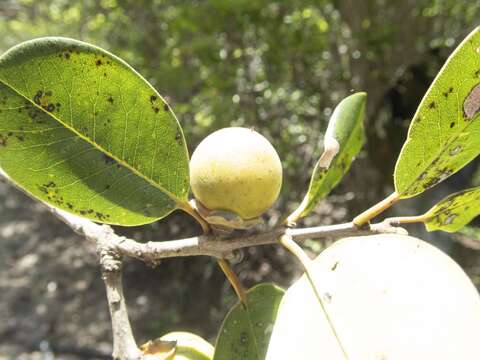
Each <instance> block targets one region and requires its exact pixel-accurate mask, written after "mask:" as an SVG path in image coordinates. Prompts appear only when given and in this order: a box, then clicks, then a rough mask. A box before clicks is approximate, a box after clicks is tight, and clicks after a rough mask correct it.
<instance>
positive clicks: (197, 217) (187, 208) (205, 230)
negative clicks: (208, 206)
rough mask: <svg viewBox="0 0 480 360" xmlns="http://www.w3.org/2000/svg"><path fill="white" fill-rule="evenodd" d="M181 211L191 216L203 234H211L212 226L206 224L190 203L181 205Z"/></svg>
mask: <svg viewBox="0 0 480 360" xmlns="http://www.w3.org/2000/svg"><path fill="white" fill-rule="evenodd" d="M180 209H181V210H183V211H185V212H186V213H187V214H189V215H191V216H192V217H193V218H194V219H195V220H197V222H198V223H199V224H200V226H201V227H202V230H203V233H204V234H208V233H209V232H210V225H209V224H208V222H206V221H205V220H204V219H203V218H202V217H201V216H200V214H199V213H198V211H197V210H195V209H194V208H193V207H192V206H191V205H190V204H189V203H188V202H187V203H184V204H182V205H180Z"/></svg>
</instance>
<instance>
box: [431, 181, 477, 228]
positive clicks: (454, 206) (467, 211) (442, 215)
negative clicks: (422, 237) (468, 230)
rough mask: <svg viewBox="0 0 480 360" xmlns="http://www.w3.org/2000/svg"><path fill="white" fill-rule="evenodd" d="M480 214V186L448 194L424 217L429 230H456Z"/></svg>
mask: <svg viewBox="0 0 480 360" xmlns="http://www.w3.org/2000/svg"><path fill="white" fill-rule="evenodd" d="M478 215H480V187H475V188H472V189H467V190H464V191H460V192H458V193H455V194H452V195H450V196H447V197H446V198H445V199H443V200H442V201H440V202H439V203H438V204H436V205H435V206H434V207H432V208H431V209H430V210H429V211H428V212H427V213H426V214H425V215H424V216H422V218H423V217H425V218H426V220H425V226H426V227H427V230H428V231H434V230H443V231H448V232H455V231H458V230H460V229H461V228H463V227H464V226H465V225H467V224H468V223H469V222H470V221H472V220H473V218H475V217H476V216H478Z"/></svg>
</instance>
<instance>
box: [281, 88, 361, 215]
mask: <svg viewBox="0 0 480 360" xmlns="http://www.w3.org/2000/svg"><path fill="white" fill-rule="evenodd" d="M366 101H367V94H366V93H364V92H359V93H356V94H353V95H350V96H348V97H347V98H345V99H343V100H342V101H341V102H340V103H339V104H338V105H337V107H336V108H335V110H334V112H333V114H332V117H331V118H330V121H329V124H328V128H327V131H326V132H325V140H324V151H323V154H322V156H321V157H320V159H319V160H318V162H317V164H316V165H315V168H314V170H313V174H312V178H311V179H310V186H309V188H308V192H307V194H306V195H305V197H304V199H303V201H302V203H301V204H300V206H299V207H298V209H297V210H295V211H294V212H293V213H292V214H291V215H290V216H289V217H288V219H287V222H289V223H293V222H296V221H297V220H298V219H300V218H302V217H304V216H306V215H308V213H310V212H311V211H312V210H313V209H314V208H315V206H316V205H317V204H318V202H319V201H320V200H322V199H323V198H325V197H326V196H327V195H328V194H329V193H330V191H332V189H333V188H334V187H335V186H336V185H337V184H338V183H339V182H340V180H341V179H342V177H343V175H344V174H345V173H346V172H347V171H348V169H349V168H350V164H351V163H352V161H353V159H354V158H355V156H356V155H357V154H358V152H359V151H360V149H361V148H362V146H363V143H364V141H365V134H364V127H363V121H364V118H365V104H366Z"/></svg>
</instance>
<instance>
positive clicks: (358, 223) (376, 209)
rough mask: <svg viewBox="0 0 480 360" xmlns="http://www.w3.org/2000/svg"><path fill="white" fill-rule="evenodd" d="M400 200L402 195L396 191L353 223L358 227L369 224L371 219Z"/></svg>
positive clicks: (356, 218)
mask: <svg viewBox="0 0 480 360" xmlns="http://www.w3.org/2000/svg"><path fill="white" fill-rule="evenodd" d="M398 200H400V195H398V193H397V192H396V191H395V192H393V193H392V194H390V195H389V196H388V197H386V198H385V199H383V200H382V201H380V202H379V203H377V204H375V205H373V206H372V207H371V208H369V209H367V210H365V211H364V212H363V213H361V214H360V215H358V216H357V217H355V219H353V223H354V224H355V225H356V226H358V227H361V226H363V225H365V224H367V223H368V222H369V221H370V220H371V219H373V218H374V217H375V216H377V215H379V214H381V213H382V212H384V211H385V210H387V209H388V208H389V207H390V206H392V205H393V204H395V203H396V202H397V201H398Z"/></svg>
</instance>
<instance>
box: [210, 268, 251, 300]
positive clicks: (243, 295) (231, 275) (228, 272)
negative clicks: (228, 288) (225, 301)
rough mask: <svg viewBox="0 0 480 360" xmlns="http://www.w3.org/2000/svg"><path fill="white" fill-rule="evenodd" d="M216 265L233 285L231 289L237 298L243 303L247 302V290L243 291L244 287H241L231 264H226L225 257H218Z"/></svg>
mask: <svg viewBox="0 0 480 360" xmlns="http://www.w3.org/2000/svg"><path fill="white" fill-rule="evenodd" d="M217 262H218V265H219V266H220V268H221V269H222V271H223V273H224V274H225V276H226V277H227V279H228V281H229V282H230V284H231V285H232V287H233V290H235V293H236V294H237V296H238V299H239V300H240V301H241V302H242V303H243V304H246V303H247V292H246V291H245V288H244V287H243V285H242V283H241V281H240V279H239V278H238V276H237V274H235V272H234V271H233V269H232V268H231V266H230V265H229V264H228V262H227V260H225V259H218V260H217Z"/></svg>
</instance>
